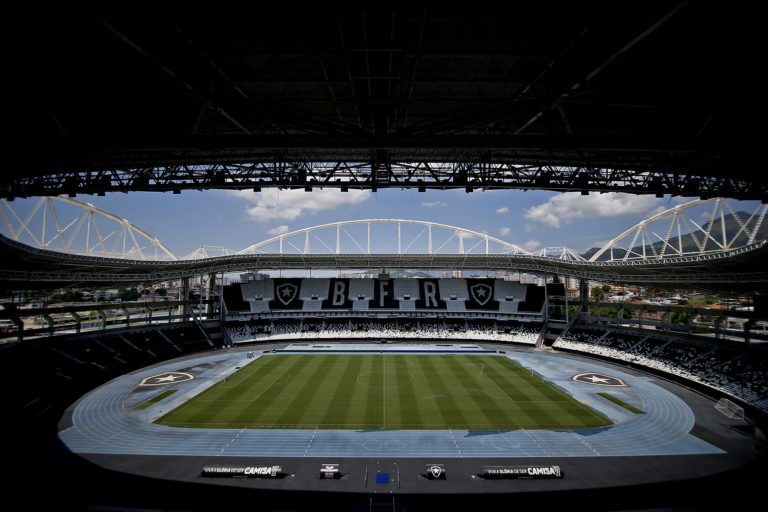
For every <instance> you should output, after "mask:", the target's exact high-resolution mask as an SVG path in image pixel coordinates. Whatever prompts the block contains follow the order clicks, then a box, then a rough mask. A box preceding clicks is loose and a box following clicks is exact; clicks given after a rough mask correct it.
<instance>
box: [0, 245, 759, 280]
mask: <svg viewBox="0 0 768 512" xmlns="http://www.w3.org/2000/svg"><path fill="white" fill-rule="evenodd" d="M0 257H2V261H3V262H4V265H3V267H4V268H3V269H2V270H0V287H2V288H5V289H19V288H45V287H51V286H61V285H75V284H81V285H83V284H85V285H98V284H104V283H119V282H158V281H165V280H171V279H178V278H181V277H188V276H195V275H200V274H204V273H219V272H238V271H249V270H254V269H257V270H277V269H301V270H305V269H308V268H311V269H315V270H320V269H327V270H342V269H381V268H388V269H414V268H418V269H434V270H438V269H439V270H445V269H450V270H453V269H463V270H508V271H524V272H526V271H527V272H538V273H551V274H559V275H563V276H572V277H577V278H587V279H593V280H599V281H614V282H621V283H626V284H645V285H652V286H660V287H662V286H665V287H699V288H708V289H719V290H739V291H758V290H764V289H765V287H766V284H767V283H768V270H766V269H765V266H764V264H763V262H764V261H765V258H766V257H768V240H762V241H760V242H757V243H755V244H752V245H750V246H747V247H743V248H740V249H736V250H733V251H729V252H724V253H720V254H712V255H705V256H695V257H694V256H685V257H677V258H667V259H665V260H662V261H632V262H586V261H568V260H560V259H554V258H547V257H543V256H531V255H519V254H518V255H515V254H243V255H230V256H221V257H216V258H206V259H197V260H182V261H145V260H126V259H118V258H98V257H93V256H82V255H76V254H64V253H60V252H54V251H48V250H44V249H37V248H34V247H30V246H28V245H25V244H21V243H18V242H14V241H12V240H10V239H8V238H6V237H4V236H0Z"/></svg>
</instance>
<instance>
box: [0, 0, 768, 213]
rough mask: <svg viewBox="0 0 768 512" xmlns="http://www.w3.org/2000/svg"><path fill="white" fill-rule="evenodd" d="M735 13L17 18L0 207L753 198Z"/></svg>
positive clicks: (640, 5) (123, 8)
mask: <svg viewBox="0 0 768 512" xmlns="http://www.w3.org/2000/svg"><path fill="white" fill-rule="evenodd" d="M145 5H146V6H145ZM745 9H746V11H745ZM41 11H42V12H41ZM750 18H755V19H756V18H757V16H750V13H749V12H748V9H747V8H745V7H742V8H740V9H736V8H733V9H728V8H724V6H723V5H722V4H718V3H714V2H687V1H684V2H682V3H680V4H677V5H675V4H670V3H669V2H631V3H628V2H586V3H585V2H565V3H562V2H548V1H533V0H528V1H515V2H499V3H496V2H492V3H491V2H482V1H480V2H462V3H448V2H431V3H429V5H428V6H427V7H425V6H424V5H422V4H420V3H409V4H404V5H401V6H395V7H392V6H390V5H376V6H364V5H362V4H361V5H359V6H355V7H347V8H344V9H341V10H335V9H334V8H332V7H330V6H329V5H327V4H326V3H323V2H314V3H306V4H303V3H301V4H298V3H296V2H266V3H265V2H250V3H247V4H242V3H238V4H237V6H231V5H229V6H224V5H223V4H221V3H217V4H210V3H209V4H205V5H203V4H199V5H198V4H194V3H192V4H190V3H184V4H181V3H178V4H177V3H175V2H170V3H165V2H163V3H153V4H151V5H150V4H141V3H139V4H136V3H129V4H124V3H83V2H77V3H68V2H63V3H58V4H54V5H50V6H47V7H46V10H42V9H41V10H39V11H38V12H35V13H33V14H32V15H30V16H28V17H27V19H30V20H34V23H35V24H34V27H33V28H30V30H29V31H27V32H25V38H26V37H28V36H29V35H30V33H31V34H32V35H33V36H34V40H35V44H34V45H29V44H24V43H23V42H22V43H21V44H19V45H18V48H19V49H14V50H13V52H14V58H16V59H18V60H19V61H20V62H19V67H18V68H15V69H16V72H15V73H16V74H15V75H13V76H11V78H12V79H13V80H14V81H18V82H19V83H20V85H21V86H22V87H21V90H20V91H19V95H18V96H17V97H14V98H12V99H13V101H14V102H15V103H16V106H17V107H21V108H19V109H18V110H19V111H20V112H21V117H19V118H14V119H15V121H14V122H12V123H11V126H13V129H14V130H15V131H16V132H17V133H19V134H24V139H25V141H26V142H25V143H23V144H20V145H15V146H14V147H12V148H10V149H9V151H10V155H11V156H15V157H18V158H17V160H18V161H19V162H23V164H22V165H17V166H14V167H12V168H10V169H6V170H5V171H4V172H3V175H2V177H0V193H1V194H3V195H4V196H6V197H14V196H31V195H52V194H60V193H70V194H81V193H87V194H95V193H104V192H108V191H118V190H119V191H130V190H158V191H160V190H181V189H185V188H194V189H206V188H259V187H269V186H280V187H310V186H315V187H320V186H325V187H349V188H369V189H376V188H385V187H413V188H417V187H418V188H465V187H466V188H467V189H473V188H521V189H533V188H541V189H552V190H584V191H586V190H623V191H631V192H637V193H673V194H685V195H693V196H705V197H711V196H716V195H724V196H730V197H739V198H761V199H764V198H766V197H767V194H766V182H765V179H763V178H757V177H755V176H753V175H751V173H750V170H751V169H750V167H749V165H748V164H749V163H750V162H748V161H747V158H746V156H745V155H744V151H745V145H746V144H745V143H744V141H743V137H744V136H745V133H744V132H745V130H746V129H745V126H749V125H750V123H749V121H750V120H751V119H750V118H751V117H752V112H753V105H754V104H755V103H757V101H756V95H753V94H752V93H751V92H750V88H749V86H748V84H749V83H751V82H753V80H752V77H750V74H754V73H755V72H756V71H755V70H756V68H757V66H755V62H756V60H755V59H754V58H753V56H752V53H754V52H755V50H756V49H757V48H758V45H757V44H756V43H754V42H753V41H752V40H751V38H752V37H753V36H754V35H755V34H756V32H753V31H751V30H749V27H748V26H746V25H747V24H748V23H749V22H750ZM24 41H26V39H25V40H24ZM438 163H441V164H444V165H442V166H441V165H435V164H438ZM561 166H565V167H566V168H561Z"/></svg>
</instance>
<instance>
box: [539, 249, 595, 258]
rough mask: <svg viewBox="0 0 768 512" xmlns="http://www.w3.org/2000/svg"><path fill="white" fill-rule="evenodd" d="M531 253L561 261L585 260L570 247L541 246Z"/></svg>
mask: <svg viewBox="0 0 768 512" xmlns="http://www.w3.org/2000/svg"><path fill="white" fill-rule="evenodd" d="M533 254H534V256H541V257H543V258H553V259H556V260H562V261H587V260H586V259H585V258H584V257H583V256H582V255H581V254H578V253H577V252H575V251H574V250H573V249H571V248H570V247H542V248H541V249H539V250H537V251H536V252H534V253H533Z"/></svg>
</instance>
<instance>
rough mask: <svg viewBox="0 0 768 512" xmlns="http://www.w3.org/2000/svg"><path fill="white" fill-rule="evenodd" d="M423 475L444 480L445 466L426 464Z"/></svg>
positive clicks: (428, 478)
mask: <svg viewBox="0 0 768 512" xmlns="http://www.w3.org/2000/svg"><path fill="white" fill-rule="evenodd" d="M424 476H425V477H427V480H445V479H446V475H445V466H443V465H442V464H427V469H426V471H425V472H424Z"/></svg>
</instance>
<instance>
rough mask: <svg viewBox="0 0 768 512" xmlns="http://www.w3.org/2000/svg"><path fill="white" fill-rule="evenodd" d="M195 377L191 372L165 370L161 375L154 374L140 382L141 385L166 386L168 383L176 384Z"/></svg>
mask: <svg viewBox="0 0 768 512" xmlns="http://www.w3.org/2000/svg"><path fill="white" fill-rule="evenodd" d="M192 379H194V377H193V376H192V375H191V374H189V373H184V372H165V373H161V374H160V375H153V376H152V377H147V378H146V379H144V380H142V381H141V383H139V386H164V385H166V384H176V383H178V382H185V381H188V380H192Z"/></svg>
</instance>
